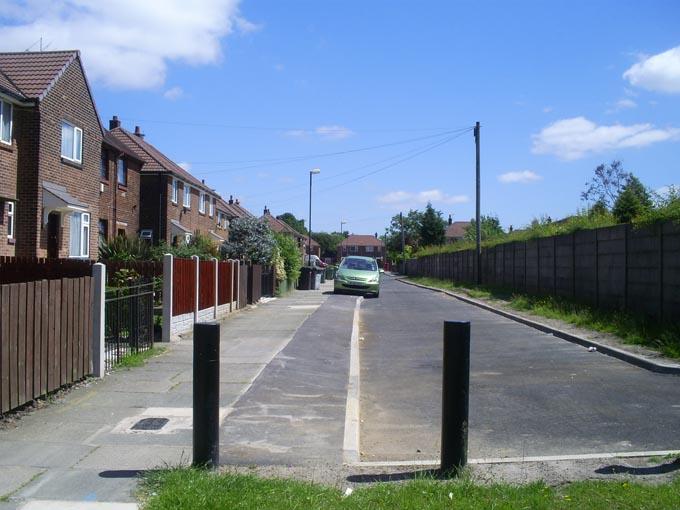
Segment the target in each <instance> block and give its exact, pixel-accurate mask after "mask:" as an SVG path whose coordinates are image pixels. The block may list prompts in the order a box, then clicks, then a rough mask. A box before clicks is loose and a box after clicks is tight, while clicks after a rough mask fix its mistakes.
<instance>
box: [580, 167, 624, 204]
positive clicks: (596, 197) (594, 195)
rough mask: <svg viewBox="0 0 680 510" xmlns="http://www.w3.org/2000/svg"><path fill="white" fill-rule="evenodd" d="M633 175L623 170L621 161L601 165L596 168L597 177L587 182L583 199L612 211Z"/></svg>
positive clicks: (582, 194)
mask: <svg viewBox="0 0 680 510" xmlns="http://www.w3.org/2000/svg"><path fill="white" fill-rule="evenodd" d="M630 176H631V174H629V173H628V172H626V171H625V170H624V169H623V165H622V164H621V162H620V161H617V160H614V161H612V162H611V163H610V164H609V165H605V164H602V165H599V166H598V167H597V168H595V175H593V178H592V179H591V180H590V181H588V182H586V189H585V190H584V191H583V192H582V193H581V199H582V200H586V201H588V202H596V203H599V204H600V206H602V205H603V206H605V207H606V208H607V209H611V208H612V206H613V205H614V202H616V198H617V197H618V196H619V193H621V191H622V190H623V188H624V186H625V185H626V183H627V182H628V179H629V178H630Z"/></svg>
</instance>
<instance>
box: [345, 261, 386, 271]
mask: <svg viewBox="0 0 680 510" xmlns="http://www.w3.org/2000/svg"><path fill="white" fill-rule="evenodd" d="M340 267H341V268H343V269H353V270H357V271H377V270H378V265H377V264H376V263H375V261H373V260H364V259H349V258H348V259H345V260H344V261H343V263H342V265H341V266H340Z"/></svg>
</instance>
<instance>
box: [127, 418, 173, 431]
mask: <svg viewBox="0 0 680 510" xmlns="http://www.w3.org/2000/svg"><path fill="white" fill-rule="evenodd" d="M168 421H170V420H168V419H167V418H144V419H141V420H139V421H138V422H137V423H135V424H134V425H133V426H132V430H161V429H162V428H163V427H164V426H165V424H166V423H168Z"/></svg>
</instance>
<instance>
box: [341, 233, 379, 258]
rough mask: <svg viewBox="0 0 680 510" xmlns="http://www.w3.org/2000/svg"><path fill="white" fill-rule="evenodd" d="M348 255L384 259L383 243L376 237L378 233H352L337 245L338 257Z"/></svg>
mask: <svg viewBox="0 0 680 510" xmlns="http://www.w3.org/2000/svg"><path fill="white" fill-rule="evenodd" d="M349 255H359V256H362V257H373V258H375V259H378V260H384V259H385V243H383V242H382V241H381V240H380V239H378V235H377V234H375V235H357V234H352V235H350V236H348V237H346V238H345V239H343V240H342V242H341V243H340V244H339V245H338V258H342V257H347V256H349Z"/></svg>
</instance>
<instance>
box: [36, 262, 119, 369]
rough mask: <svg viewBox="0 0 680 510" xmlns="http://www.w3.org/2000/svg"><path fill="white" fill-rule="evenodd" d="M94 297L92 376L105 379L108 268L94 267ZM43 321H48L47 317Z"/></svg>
mask: <svg viewBox="0 0 680 510" xmlns="http://www.w3.org/2000/svg"><path fill="white" fill-rule="evenodd" d="M92 277H93V278H94V296H93V299H92V312H93V313H92V375H93V376H94V377H100V378H101V377H104V374H105V373H106V343H105V325H106V303H105V299H106V266H105V265H104V264H102V263H99V262H98V263H96V264H94V265H93V266H92ZM43 320H47V318H46V317H44V318H43Z"/></svg>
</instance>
